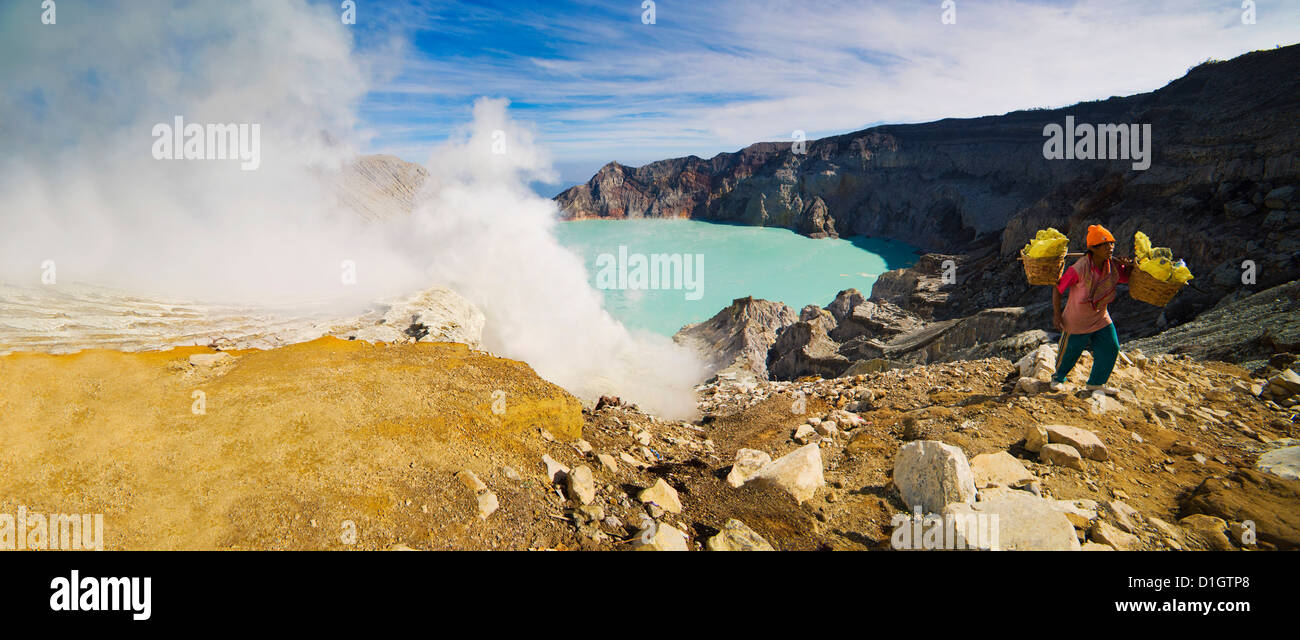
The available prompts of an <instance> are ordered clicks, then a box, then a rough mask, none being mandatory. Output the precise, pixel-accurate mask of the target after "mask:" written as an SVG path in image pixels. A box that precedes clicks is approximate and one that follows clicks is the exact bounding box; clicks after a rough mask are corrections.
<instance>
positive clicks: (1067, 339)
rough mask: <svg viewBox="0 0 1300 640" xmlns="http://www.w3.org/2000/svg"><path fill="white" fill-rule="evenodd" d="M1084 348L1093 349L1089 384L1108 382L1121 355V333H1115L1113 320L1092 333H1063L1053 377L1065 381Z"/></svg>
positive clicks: (1058, 380)
mask: <svg viewBox="0 0 1300 640" xmlns="http://www.w3.org/2000/svg"><path fill="white" fill-rule="evenodd" d="M1084 349H1088V350H1089V351H1092V373H1091V374H1090V375H1089V376H1088V384H1093V385H1103V384H1106V381H1107V380H1109V379H1110V372H1111V371H1112V370H1114V368H1115V358H1118V357H1119V335H1117V334H1116V333H1115V323H1113V322H1112V323H1110V324H1108V325H1106V326H1105V327H1102V328H1101V329H1098V330H1096V331H1093V332H1092V333H1080V334H1075V335H1070V334H1068V333H1066V334H1062V335H1061V346H1060V351H1059V352H1058V355H1057V361H1056V375H1054V376H1052V379H1053V380H1055V381H1057V382H1065V377H1066V376H1068V375H1070V369H1073V368H1074V364H1075V363H1076V362H1078V361H1079V356H1081V355H1083V350H1084Z"/></svg>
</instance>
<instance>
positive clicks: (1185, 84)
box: [556, 45, 1300, 335]
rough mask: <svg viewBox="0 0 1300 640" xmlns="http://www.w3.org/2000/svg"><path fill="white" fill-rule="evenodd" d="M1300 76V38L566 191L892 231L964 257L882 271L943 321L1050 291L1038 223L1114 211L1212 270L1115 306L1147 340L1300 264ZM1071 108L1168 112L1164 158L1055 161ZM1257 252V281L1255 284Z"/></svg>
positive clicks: (1155, 128)
mask: <svg viewBox="0 0 1300 640" xmlns="http://www.w3.org/2000/svg"><path fill="white" fill-rule="evenodd" d="M1297 71H1300V45H1293V46H1289V47H1284V48H1279V49H1274V50H1268V51H1259V52H1254V53H1250V54H1247V55H1243V56H1240V57H1238V58H1236V59H1233V60H1230V61H1226V62H1212V63H1207V64H1203V65H1200V66H1198V67H1195V68H1193V69H1191V70H1190V71H1189V72H1188V73H1187V75H1186V76H1184V77H1182V78H1180V79H1178V80H1175V81H1173V82H1171V83H1170V84H1168V85H1167V86H1165V87H1163V88H1161V89H1159V90H1156V91H1153V92H1151V93H1143V94H1138V95H1133V96H1128V97H1114V98H1110V99H1108V100H1101V101H1096V102H1087V103H1081V104H1076V105H1073V106H1071V107H1067V108H1063V109H1051V110H1045V109H1037V110H1029V111H1017V112H1013V113H1008V114H1005V115H1001V116H987V117H982V118H972V119H947V120H940V121H937V122H931V123H925V124H914V125H889V126H880V127H873V128H870V129H866V130H863V131H858V132H854V133H850V134H845V135H841V136H835V137H831V138H824V139H821V140H816V141H811V142H809V143H808V145H807V150H806V153H802V154H799V153H795V152H794V150H793V149H792V148H791V145H790V144H789V143H778V142H764V143H759V144H755V145H751V146H749V147H746V148H745V149H742V150H740V151H738V152H736V153H724V154H719V155H717V156H714V157H713V158H710V159H707V160H705V159H701V158H698V157H694V156H691V157H686V158H675V159H671V160H664V161H660V162H654V163H650V164H648V165H645V166H642V167H636V168H632V167H626V166H622V165H619V164H617V163H611V164H609V165H606V166H605V167H603V168H602V169H601V170H600V171H599V172H598V173H597V174H596V175H595V176H594V177H592V179H591V180H590V181H588V182H587V183H586V184H583V185H579V186H576V187H573V188H571V189H568V190H567V191H565V192H564V193H562V194H560V195H559V196H557V197H556V201H557V203H558V204H559V206H560V208H561V210H562V215H563V216H565V217H566V218H569V219H582V218H639V217H663V218H671V217H689V218H694V219H699V220H708V221H718V222H733V223H743V224H750V225H764V226H779V227H785V228H790V229H793V230H795V231H797V232H799V233H803V234H806V235H809V236H814V237H816V236H822V235H827V236H834V235H841V236H849V235H871V236H885V237H889V238H894V239H898V240H902V241H906V242H909V243H912V244H914V245H917V246H919V247H921V248H922V249H923V250H925V251H929V252H937V253H943V254H949V255H946V256H935V257H934V259H931V260H922V262H921V263H920V265H919V270H918V271H914V272H913V273H911V274H887V276H886V277H882V278H881V281H880V283H878V289H881V290H888V291H890V292H891V293H892V294H894V295H896V296H899V297H902V298H909V297H912V298H915V300H914V302H915V303H917V304H915V305H911V304H907V303H903V304H904V306H906V307H908V308H909V309H910V310H913V311H915V312H917V313H919V314H920V315H922V316H925V317H927V318H931V317H932V318H938V319H947V318H957V317H962V316H966V315H970V314H973V313H975V312H977V311H979V310H981V309H987V308H992V307H1007V306H1024V305H1026V304H1030V303H1033V302H1041V301H1043V299H1044V295H1045V294H1044V293H1043V292H1044V290H1043V289H1040V288H1032V287H1030V286H1028V285H1026V284H1024V282H1023V276H1022V275H1021V274H1020V273H1019V271H1018V270H1019V268H1020V267H1019V264H1018V263H1016V262H1015V261H1014V256H1015V254H1016V252H1017V251H1018V250H1019V248H1020V247H1021V246H1023V245H1024V243H1025V242H1026V240H1027V239H1028V237H1029V236H1032V235H1033V233H1034V231H1035V230H1037V229H1040V228H1045V227H1049V226H1054V227H1056V228H1057V229H1060V230H1062V231H1063V232H1065V233H1066V234H1067V235H1069V236H1070V237H1071V241H1072V245H1071V246H1072V247H1073V248H1075V250H1080V249H1082V245H1083V236H1084V234H1085V232H1086V228H1087V226H1088V225H1089V224H1093V223H1102V224H1105V225H1107V226H1108V227H1109V228H1110V229H1111V230H1112V231H1113V232H1114V233H1115V235H1116V237H1117V238H1118V240H1119V247H1118V252H1119V253H1120V254H1123V253H1125V252H1127V251H1131V244H1132V236H1133V232H1134V231H1137V230H1143V231H1145V232H1147V233H1148V234H1149V235H1150V236H1151V237H1152V239H1153V241H1154V242H1155V244H1157V245H1158V246H1168V247H1170V248H1171V249H1173V251H1174V254H1175V255H1176V256H1178V257H1181V258H1184V259H1186V260H1187V262H1188V264H1189V265H1190V266H1191V267H1192V269H1193V272H1194V273H1196V274H1197V276H1198V279H1197V280H1196V281H1195V287H1194V288H1189V289H1187V290H1185V291H1184V292H1183V293H1182V294H1180V296H1179V298H1178V300H1176V301H1175V302H1174V303H1173V304H1172V305H1171V306H1170V307H1169V308H1168V309H1167V310H1165V314H1164V317H1163V318H1162V317H1161V310H1159V309H1156V308H1154V307H1150V306H1147V305H1142V304H1141V303H1137V302H1133V301H1129V300H1127V299H1126V298H1125V299H1124V300H1122V301H1121V302H1120V303H1119V304H1117V305H1115V306H1114V307H1113V309H1114V311H1113V314H1114V315H1116V316H1117V318H1116V319H1117V322H1118V324H1119V326H1120V328H1121V331H1125V332H1128V334H1129V335H1145V334H1148V333H1154V332H1155V331H1157V330H1159V329H1162V328H1164V327H1166V326H1170V325H1174V324H1178V323H1180V322H1183V321H1186V320H1189V319H1191V318H1192V317H1193V316H1195V315H1196V314H1197V313H1199V312H1200V311H1203V310H1205V309H1208V308H1210V307H1212V306H1213V305H1214V304H1216V303H1217V302H1218V301H1219V300H1220V299H1221V298H1223V297H1225V296H1236V297H1240V296H1245V295H1249V294H1250V293H1251V292H1254V291H1259V290H1262V289H1264V288H1267V287H1270V286H1275V285H1278V284H1282V283H1284V282H1288V281H1290V280H1294V279H1296V278H1297V277H1300V238H1297V237H1296V234H1295V231H1296V229H1297V228H1300V197H1297V196H1296V192H1295V187H1296V185H1297V184H1300V130H1298V129H1297V127H1296V126H1295V123H1296V122H1297V121H1300V73H1297ZM1067 116H1072V117H1073V118H1074V121H1075V122H1076V123H1079V124H1083V123H1088V124H1094V125H1096V124H1103V123H1104V124H1150V125H1151V132H1152V134H1151V137H1152V142H1151V165H1150V168H1149V169H1147V170H1135V169H1134V168H1133V162H1132V161H1131V160H1048V159H1045V158H1044V152H1043V151H1044V142H1045V140H1046V138H1045V137H1044V134H1043V130H1044V127H1045V126H1047V125H1049V124H1058V125H1064V123H1065V119H1066V117H1067ZM947 257H952V258H954V261H955V262H956V264H957V271H956V275H957V278H958V280H957V285H958V286H956V287H952V286H949V287H948V291H940V290H939V287H937V286H935V283H934V282H926V278H927V277H930V278H933V277H934V276H936V275H937V273H938V267H939V265H940V264H941V263H942V260H941V259H940V258H947ZM1247 260H1250V261H1252V262H1253V263H1254V265H1255V278H1254V283H1243V282H1242V279H1241V275H1242V272H1243V269H1242V263H1243V262H1244V261H1247ZM918 284H919V285H922V287H923V288H922V289H921V290H919V291H918V290H916V287H915V285H918ZM924 287H929V290H928V291H927V290H926V289H925V288H924ZM879 293H880V292H879V291H878V292H877V294H879Z"/></svg>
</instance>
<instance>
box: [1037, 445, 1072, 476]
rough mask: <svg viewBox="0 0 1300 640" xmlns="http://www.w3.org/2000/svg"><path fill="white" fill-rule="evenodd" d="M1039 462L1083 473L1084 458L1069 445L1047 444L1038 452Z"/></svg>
mask: <svg viewBox="0 0 1300 640" xmlns="http://www.w3.org/2000/svg"><path fill="white" fill-rule="evenodd" d="M1038 461H1039V462H1042V463H1043V464H1053V465H1057V466H1060V467H1069V468H1071V469H1078V470H1079V471H1083V458H1082V457H1080V456H1079V452H1078V451H1076V450H1075V448H1074V447H1071V446H1070V445H1068V444H1055V443H1053V444H1045V445H1043V448H1042V449H1041V450H1040V451H1039V452H1038Z"/></svg>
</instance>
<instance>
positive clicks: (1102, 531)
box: [1088, 520, 1142, 551]
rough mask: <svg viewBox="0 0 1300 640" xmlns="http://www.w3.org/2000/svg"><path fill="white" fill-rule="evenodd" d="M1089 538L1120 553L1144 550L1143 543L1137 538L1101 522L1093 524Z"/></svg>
mask: <svg viewBox="0 0 1300 640" xmlns="http://www.w3.org/2000/svg"><path fill="white" fill-rule="evenodd" d="M1088 537H1090V538H1091V539H1092V540H1093V541H1095V542H1100V543H1103V544H1108V545H1110V546H1112V547H1114V548H1115V549H1116V550H1118V551H1137V550H1139V549H1141V548H1142V541H1141V540H1138V537H1137V536H1135V535H1133V534H1130V533H1124V532H1123V531H1120V530H1119V529H1116V528H1115V527H1112V526H1111V525H1109V524H1106V523H1105V522H1102V521H1100V520H1098V521H1097V522H1094V523H1093V524H1092V529H1091V530H1089V532H1088Z"/></svg>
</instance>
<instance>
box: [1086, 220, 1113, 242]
mask: <svg viewBox="0 0 1300 640" xmlns="http://www.w3.org/2000/svg"><path fill="white" fill-rule="evenodd" d="M1114 241H1115V236H1113V235H1111V234H1110V231H1107V230H1106V227H1103V226H1101V225H1099V224H1094V225H1092V226H1090V227H1088V246H1089V247H1095V246H1097V245H1099V244H1101V243H1103V242H1114Z"/></svg>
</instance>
